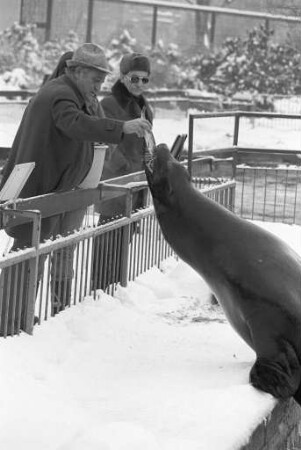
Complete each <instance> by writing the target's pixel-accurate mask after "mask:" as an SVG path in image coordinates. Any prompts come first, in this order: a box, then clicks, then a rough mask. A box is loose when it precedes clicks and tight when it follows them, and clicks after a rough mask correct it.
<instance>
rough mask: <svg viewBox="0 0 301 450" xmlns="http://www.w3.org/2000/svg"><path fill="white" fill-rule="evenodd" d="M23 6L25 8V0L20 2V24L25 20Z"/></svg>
mask: <svg viewBox="0 0 301 450" xmlns="http://www.w3.org/2000/svg"><path fill="white" fill-rule="evenodd" d="M23 8H24V0H21V4H20V19H19V22H20V25H23V24H24V20H23Z"/></svg>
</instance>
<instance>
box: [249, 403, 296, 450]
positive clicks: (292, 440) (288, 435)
mask: <svg viewBox="0 0 301 450" xmlns="http://www.w3.org/2000/svg"><path fill="white" fill-rule="evenodd" d="M297 449H301V407H300V406H299V405H298V404H297V403H296V402H295V401H294V400H288V401H285V402H279V403H278V404H277V405H276V407H275V409H274V410H273V412H272V414H271V416H270V417H268V418H267V419H266V420H264V421H263V422H262V423H261V424H260V425H259V426H258V427H257V428H256V430H255V431H254V433H253V434H252V436H251V438H250V441H249V443H248V444H246V445H244V446H243V447H241V448H240V450H297Z"/></svg>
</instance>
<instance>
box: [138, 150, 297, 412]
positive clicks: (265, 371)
mask: <svg viewBox="0 0 301 450" xmlns="http://www.w3.org/2000/svg"><path fill="white" fill-rule="evenodd" d="M145 172H146V177H147V181H148V184H149V188H150V191H151V194H152V197H153V202H154V207H155V212H156V215H157V218H158V221H159V224H160V226H161V229H162V232H163V235H164V237H165V239H166V240H167V242H168V243H169V245H170V246H171V247H172V248H173V249H174V250H175V252H176V253H177V254H178V255H179V257H180V258H182V259H183V260H184V261H185V262H187V263H188V264H190V265H191V266H192V267H193V268H194V269H195V270H196V271H197V272H198V273H199V274H200V275H201V276H202V277H203V278H204V279H205V280H206V282H207V283H208V285H209V286H210V288H211V289H212V291H213V293H214V295H215V296H216V298H217V299H218V301H219V303H220V305H221V306H222V308H223V310H224V312H225V315H226V317H227V318H228V320H229V322H230V324H231V325H232V326H233V327H234V329H235V330H236V331H237V333H238V334H239V335H240V336H241V337H242V338H243V339H244V340H245V341H246V343H247V344H248V345H249V346H250V347H251V348H252V349H253V350H254V351H255V352H256V361H255V364H254V365H253V367H252V369H251V372H250V382H251V384H252V385H253V386H254V387H256V388H258V389H261V390H262V391H265V392H268V393H270V394H272V395H273V396H274V397H276V398H280V399H285V398H288V397H291V396H293V397H294V398H295V400H296V401H297V402H298V403H299V404H300V405H301V258H300V257H299V256H298V255H297V254H296V253H295V252H294V251H293V250H292V249H291V247H289V246H288V245H286V244H285V243H284V242H283V241H282V240H281V239H279V238H277V237H275V236H274V235H273V234H272V233H270V232H268V231H266V230H264V229H262V228H260V227H259V226H257V225H255V224H253V223H251V222H249V221H247V220H245V219H242V218H239V217H238V216H236V215H235V214H234V213H233V212H231V211H229V210H227V209H226V208H224V207H222V206H220V205H219V204H217V203H216V202H214V201H212V200H210V199H209V198H207V197H206V196H205V195H203V194H202V193H201V192H200V191H199V190H197V189H196V188H194V187H193V185H192V183H191V181H190V178H189V174H188V172H187V170H186V169H185V168H184V167H183V165H181V164H180V163H179V162H178V161H176V160H175V159H174V158H173V157H172V156H171V155H170V151H169V149H168V147H167V146H166V145H165V144H160V145H158V146H156V147H155V148H154V150H153V155H152V158H151V159H150V158H148V160H147V161H146V164H145Z"/></svg>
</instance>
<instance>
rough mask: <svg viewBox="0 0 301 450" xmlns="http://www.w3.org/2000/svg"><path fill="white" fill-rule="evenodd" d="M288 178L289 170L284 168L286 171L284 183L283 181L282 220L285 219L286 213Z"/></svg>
mask: <svg viewBox="0 0 301 450" xmlns="http://www.w3.org/2000/svg"><path fill="white" fill-rule="evenodd" d="M288 178H289V171H288V170H286V172H285V183H284V197H283V210H282V220H283V222H284V221H285V213H286V200H287V189H288Z"/></svg>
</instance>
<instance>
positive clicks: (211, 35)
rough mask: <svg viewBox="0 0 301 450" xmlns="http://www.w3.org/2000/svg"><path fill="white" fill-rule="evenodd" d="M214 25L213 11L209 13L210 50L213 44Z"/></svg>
mask: <svg viewBox="0 0 301 450" xmlns="http://www.w3.org/2000/svg"><path fill="white" fill-rule="evenodd" d="M215 25H216V14H215V13H214V12H213V13H211V20H210V50H212V49H213V46H214V37H215Z"/></svg>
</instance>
